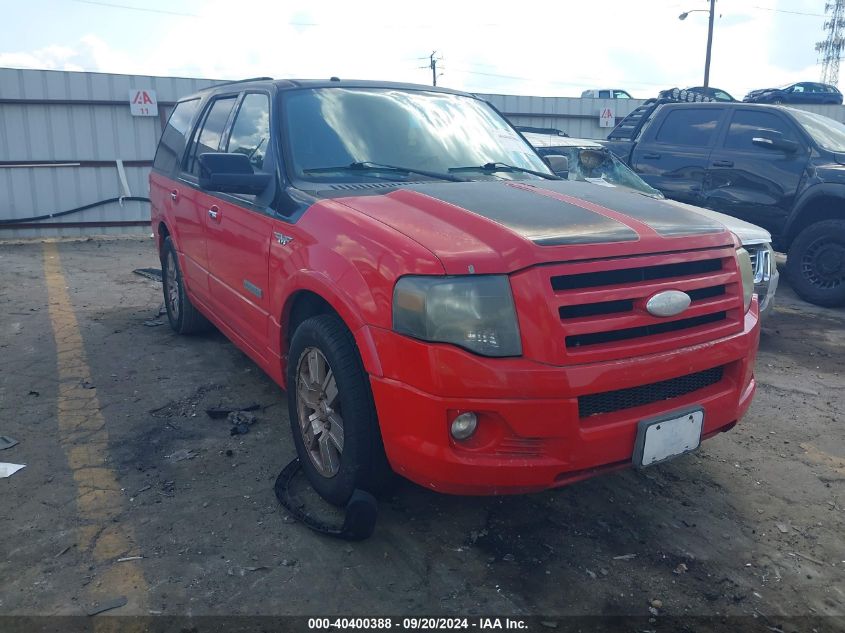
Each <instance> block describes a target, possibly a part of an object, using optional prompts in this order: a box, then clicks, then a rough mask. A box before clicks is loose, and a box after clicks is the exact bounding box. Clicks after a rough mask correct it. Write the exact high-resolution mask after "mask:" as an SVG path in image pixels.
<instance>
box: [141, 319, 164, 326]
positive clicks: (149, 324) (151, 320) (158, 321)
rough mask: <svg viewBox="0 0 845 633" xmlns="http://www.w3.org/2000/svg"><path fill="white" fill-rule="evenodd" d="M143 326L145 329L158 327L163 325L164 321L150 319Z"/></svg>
mask: <svg viewBox="0 0 845 633" xmlns="http://www.w3.org/2000/svg"><path fill="white" fill-rule="evenodd" d="M144 325H145V326H147V327H158V326H159V325H164V321H162V320H161V319H150V320H149V321H144Z"/></svg>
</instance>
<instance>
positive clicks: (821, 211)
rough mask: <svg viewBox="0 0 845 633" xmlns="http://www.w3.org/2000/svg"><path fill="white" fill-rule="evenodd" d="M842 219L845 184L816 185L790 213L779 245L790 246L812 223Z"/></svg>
mask: <svg viewBox="0 0 845 633" xmlns="http://www.w3.org/2000/svg"><path fill="white" fill-rule="evenodd" d="M842 219H845V185H840V184H833V183H825V184H820V185H816V186H815V187H813V188H812V189H810V190H808V191H807V192H806V193H805V194H804V195H803V196H802V197H801V199H800V200H799V201H798V204H797V205H796V206H795V210H794V211H793V212H792V214H790V216H789V218H788V219H787V222H786V226H785V227H784V231H783V234H782V236H781V239H780V241H781V244H779V246H783V247H784V248H788V247H789V246H790V245H791V244H792V242H793V241H794V240H795V238H796V237H797V236H798V234H799V233H800V232H801V231H803V230H804V229H806V228H807V227H808V226H810V225H811V224H815V223H816V222H822V221H824V220H842Z"/></svg>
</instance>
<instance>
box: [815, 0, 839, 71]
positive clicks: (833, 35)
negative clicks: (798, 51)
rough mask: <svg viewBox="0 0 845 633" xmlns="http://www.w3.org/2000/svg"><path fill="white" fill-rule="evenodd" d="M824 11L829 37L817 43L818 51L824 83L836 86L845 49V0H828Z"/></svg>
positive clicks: (825, 26) (825, 25)
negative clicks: (844, 35)
mask: <svg viewBox="0 0 845 633" xmlns="http://www.w3.org/2000/svg"><path fill="white" fill-rule="evenodd" d="M824 12H825V14H827V20H825V23H824V30H825V31H827V38H826V39H825V40H824V41H823V42H819V43H818V44H816V52H817V53H820V54H821V58H822V59H821V62H822V83H826V84H831V85H833V86H836V85H837V84H838V83H839V61H840V60H841V59H842V51H843V50H845V37H843V33H845V0H833V1H832V2H826V3H825V5H824Z"/></svg>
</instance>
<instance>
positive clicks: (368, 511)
mask: <svg viewBox="0 0 845 633" xmlns="http://www.w3.org/2000/svg"><path fill="white" fill-rule="evenodd" d="M301 469H302V465H301V464H300V463H299V458H298V457H297V458H295V459H294V460H293V461H292V462H291V463H289V464H288V465H287V466H285V467H284V468H283V469H282V472H280V473H279V476H278V477H277V478H276V484H275V486H274V487H273V488H274V490H275V492H276V498H277V499H278V500H279V503H281V504H282V505H283V506H284V507H285V509H286V510H287V511H288V512H290V513H291V514H292V515H293V517H294V518H295V519H296V520H297V521H300V522H301V523H304V524H305V525H306V526H307V527H309V528H310V529H312V530H314V531H315V532H319V533H320V534H325V535H327V536H333V537H335V538H339V539H343V540H345V541H363V540H366V539H368V538H370V536H372V534H373V531H374V530H375V528H376V519H377V518H378V503H377V502H376V498H375V497H374V496H373V495H371V494H370V493H369V492H365V491H364V490H357V489H356V490H355V491H354V492H353V493H352V497H350V499H349V501H348V502H347V504H346V516H345V517H344V520H343V525H340V526H336V525H328V524H326V523H323V522H322V521H318V520H317V519H315V518H314V517H312V516H310V515H309V514H307V513H306V512H305V511H304V510H303V509H302V507H300V506H299V505H297V503H296V502H295V500H294V499H293V498H292V497H291V496H290V484H291V482H292V481H293V478H294V477H295V476H296V474H297V473H298V472H299V471H300V470H301Z"/></svg>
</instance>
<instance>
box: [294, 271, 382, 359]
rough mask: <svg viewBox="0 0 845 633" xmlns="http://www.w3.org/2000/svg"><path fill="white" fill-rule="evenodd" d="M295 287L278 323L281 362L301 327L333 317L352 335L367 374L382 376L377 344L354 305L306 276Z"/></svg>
mask: <svg viewBox="0 0 845 633" xmlns="http://www.w3.org/2000/svg"><path fill="white" fill-rule="evenodd" d="M296 285H297V290H295V291H294V292H292V293H291V294H290V295H289V296H288V297H287V298H286V300H285V302H284V304H283V307H282V311H281V315H280V319H279V347H280V350H281V356H282V358H286V357H287V354H288V350H289V349H290V342H291V338H292V337H293V333H294V332H295V331H296V328H297V327H298V326H299V324H300V323H302V322H303V321H305V320H306V319H308V318H310V317H313V316H318V315H320V314H333V315H335V316H337V317H338V318H339V319H340V320H341V321H342V322H343V324H344V325H345V326H346V327H347V328H349V331H350V332H352V336H353V337H354V338H355V344H356V345H357V347H358V353H359V354H361V360H362V362H363V363H364V369H365V370H366V371H367V373H368V374H371V375H375V376H382V375H383V372H382V368H381V362H380V361H379V358H378V352H377V350H376V346H375V341H374V340H373V337H372V334H371V333H370V331H369V328H368V327H366V324H365V322H364V320H363V319H362V318H361V316H360V314H359V313H358V311H357V310H356V309H355V308H354V307H353V306H352V304H351V302H349V301H348V300H346V299H345V298H343V297H342V296H341V295H340V294H339V293H338V292H336V291H335V290H334V289H333V288H332V287H331V285H330V282H329V281H328V280H323V279H320V278H316V277H314V276H311V275H305V276H303V278H301V279H299V280H298V282H297V284H296Z"/></svg>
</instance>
